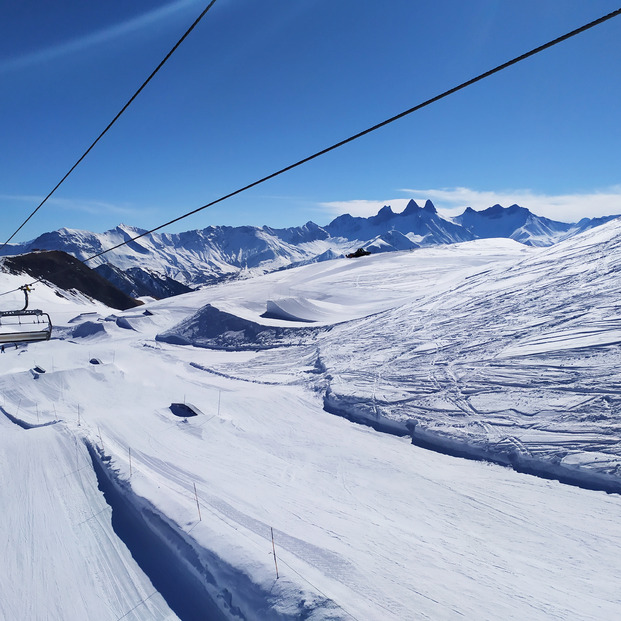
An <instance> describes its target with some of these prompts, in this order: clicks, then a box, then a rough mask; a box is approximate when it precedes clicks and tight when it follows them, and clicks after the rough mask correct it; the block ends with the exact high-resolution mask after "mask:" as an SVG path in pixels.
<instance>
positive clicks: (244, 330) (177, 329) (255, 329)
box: [155, 304, 321, 350]
mask: <svg viewBox="0 0 621 621" xmlns="http://www.w3.org/2000/svg"><path fill="white" fill-rule="evenodd" d="M320 331H321V329H320V328H310V327H308V328H293V327H291V328H289V327H280V326H267V325H262V324H259V323H256V322H254V321H250V320H248V319H244V318H242V317H239V316H237V315H233V314H231V313H226V312H224V311H221V310H219V309H217V308H216V307H215V306H212V305H211V304H207V305H205V306H203V307H202V308H201V309H199V310H198V311H197V312H196V313H194V314H193V315H191V316H190V317H188V318H186V319H184V320H183V321H181V322H180V323H178V324H177V325H176V326H173V327H172V328H170V329H169V330H167V331H165V332H162V333H161V334H158V335H157V336H156V337H155V339H156V340H157V341H161V342H163V343H171V344H173V345H193V346H195V347H206V348H209V349H226V350H259V349H269V348H273V347H284V346H287V345H298V344H302V343H303V344H306V343H308V341H309V339H311V340H312V339H313V338H314V337H315V336H316V334H318V333H319V332H320Z"/></svg>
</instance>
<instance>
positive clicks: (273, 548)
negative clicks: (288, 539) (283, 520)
mask: <svg viewBox="0 0 621 621" xmlns="http://www.w3.org/2000/svg"><path fill="white" fill-rule="evenodd" d="M270 530H271V531H272V552H273V554H274V566H275V567H276V580H278V563H277V562H276V546H275V545H274V529H273V528H272V527H271V526H270Z"/></svg>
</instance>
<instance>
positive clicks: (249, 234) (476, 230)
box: [2, 200, 617, 298]
mask: <svg viewBox="0 0 621 621" xmlns="http://www.w3.org/2000/svg"><path fill="white" fill-rule="evenodd" d="M616 217H617V216H605V217H602V218H584V219H582V220H580V221H579V222H577V223H574V224H570V223H565V222H558V221H554V220H550V219H549V218H544V217H541V216H537V215H535V214H534V213H532V212H531V211H529V210H528V209H527V208H525V207H520V206H519V205H512V206H510V207H502V206H501V205H494V206H493V207H490V208H488V209H485V210H482V211H475V210H474V209H472V208H470V207H468V208H467V209H466V210H465V211H464V212H463V213H462V214H461V215H459V216H457V217H455V218H452V219H449V218H444V217H442V216H440V215H439V214H438V212H437V210H436V208H435V206H434V205H433V203H432V202H431V201H426V203H425V204H424V205H423V206H422V207H421V206H420V205H418V204H417V203H416V201H414V200H411V201H410V202H409V203H408V205H407V206H406V208H405V209H404V210H403V211H402V212H400V213H395V212H393V210H392V208H391V207H390V206H389V205H386V206H384V207H382V209H380V211H379V212H378V213H377V214H376V215H375V216H371V217H368V218H364V217H354V216H351V215H349V214H344V215H341V216H339V217H337V218H336V219H334V220H333V221H332V222H330V223H329V224H328V225H326V226H323V227H322V226H319V225H317V224H315V223H314V222H307V223H306V224H304V225H303V226H298V227H290V228H282V229H278V228H271V227H268V226H263V227H254V226H240V227H230V226H209V227H207V228H204V229H199V230H192V231H186V232H183V233H175V234H171V233H163V234H158V233H153V234H147V235H145V236H144V237H142V238H140V239H138V240H136V241H132V242H130V243H128V244H127V245H125V246H123V247H121V248H118V249H116V250H113V251H111V252H109V253H107V254H106V255H104V256H102V257H99V258H97V259H95V260H93V261H91V262H89V263H88V265H89V266H90V267H92V268H94V269H95V270H96V271H97V272H98V273H99V274H100V275H101V276H103V277H104V278H106V279H107V280H109V281H110V282H112V283H113V284H114V285H116V286H117V287H118V288H120V289H121V290H122V291H124V292H125V293H127V294H128V295H130V296H132V297H140V296H152V297H156V298H164V297H168V296H170V295H177V294H179V293H185V292H187V291H189V290H191V289H192V288H195V287H199V286H201V285H206V284H213V283H215V282H220V281H223V280H226V279H229V278H238V277H246V276H251V275H256V274H261V273H266V272H272V271H275V270H279V269H284V268H288V267H292V266H299V265H303V264H307V263H313V262H318V261H324V260H328V259H333V258H338V257H342V256H344V255H345V254H347V253H349V252H351V251H352V250H356V248H358V247H363V248H365V249H366V250H368V251H370V252H371V253H378V252H390V251H395V250H413V249H416V248H419V247H426V246H433V245H438V244H451V243H458V242H465V241H471V240H475V239H483V238H494V237H502V238H509V239H513V240H515V241H517V242H520V243H522V244H526V245H529V246H550V245H553V244H555V243H557V242H559V241H562V240H564V239H567V238H569V237H572V236H574V235H576V234H577V233H580V232H583V231H585V230H587V229H590V228H593V227H595V226H598V225H600V224H603V223H605V222H607V221H609V220H611V219H613V218H616ZM143 233H145V231H144V230H142V229H139V228H135V227H131V226H126V225H123V224H121V225H119V226H117V227H116V228H115V229H112V230H109V231H106V232H104V233H91V232H88V231H81V230H76V229H68V228H62V229H59V230H57V231H53V232H49V233H44V234H43V235H40V236H39V237H37V238H36V239H34V240H32V241H29V242H25V243H19V244H11V245H9V246H7V247H6V248H5V249H4V251H3V252H2V254H4V255H15V254H24V253H28V252H34V251H37V250H61V251H64V252H67V253H68V254H71V255H73V256H75V257H77V258H78V259H81V260H84V259H87V258H88V257H90V256H92V255H94V254H97V253H99V252H101V251H102V250H105V249H106V248H110V247H112V246H115V245H117V244H119V243H122V242H125V241H127V240H129V239H131V238H133V237H135V236H137V235H140V234H143Z"/></svg>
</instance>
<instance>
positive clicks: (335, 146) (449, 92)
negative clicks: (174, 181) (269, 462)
mask: <svg viewBox="0 0 621 621" xmlns="http://www.w3.org/2000/svg"><path fill="white" fill-rule="evenodd" d="M214 2H215V0H213V2H211V4H210V5H209V6H208V7H207V9H209V8H210V7H211V6H212V5H213V3H214ZM207 9H206V10H207ZM619 15H621V8H619V9H617V10H615V11H612V12H611V13H608V14H607V15H604V16H602V17H600V18H598V19H596V20H593V21H591V22H589V23H587V24H585V25H583V26H580V27H579V28H576V29H575V30H572V31H570V32H568V33H566V34H564V35H561V36H560V37H557V38H556V39H552V40H551V41H548V42H547V43H544V44H543V45H540V46H538V47H535V48H533V49H532V50H530V51H528V52H525V53H524V54H521V55H519V56H516V57H515V58H513V59H511V60H509V61H507V62H505V63H502V64H500V65H498V66H496V67H494V68H493V69H490V70H488V71H485V72H484V73H481V74H479V75H477V76H476V77H474V78H471V79H470V80H467V81H466V82H462V83H461V84H459V85H457V86H454V87H453V88H450V89H448V90H446V91H444V92H443V93H440V94H439V95H436V96H435V97H432V98H431V99H427V100H426V101H423V102H422V103H419V104H417V105H415V106H413V107H411V108H408V109H407V110H404V111H403V112H400V113H399V114H396V115H394V116H392V117H390V118H388V119H385V120H384V121H381V122H380V123H377V124H376V125H373V126H372V127H369V128H367V129H365V130H363V131H361V132H358V133H356V134H353V135H352V136H350V137H349V138H345V139H344V140H341V141H339V142H336V143H335V144H333V145H331V146H329V147H326V148H325V149H322V150H321V151H317V152H316V153H314V154H312V155H309V156H308V157H305V158H303V159H301V160H299V161H297V162H295V163H294V164H290V165H289V166H286V167H285V168H281V169H280V170H278V171H276V172H274V173H271V174H270V175H267V176H265V177H262V178H261V179H258V180H257V181H253V182H252V183H249V184H248V185H245V186H243V187H241V188H239V189H237V190H234V191H233V192H229V193H228V194H225V195H224V196H221V197H220V198H217V199H215V200H213V201H211V202H209V203H207V204H206V205H203V206H202V207H197V208H196V209H192V210H191V211H188V212H186V213H184V214H182V215H181V216H178V217H176V218H173V219H172V220H169V221H168V222H165V223H164V224H160V225H159V226H156V227H155V228H152V229H150V230H148V231H144V232H143V233H140V235H136V236H135V237H131V238H130V239H127V240H126V241H124V242H121V243H119V244H116V245H115V246H112V247H110V248H108V249H106V250H102V251H101V252H98V253H97V254H94V255H92V256H90V257H88V258H86V259H81V261H82V263H88V262H89V261H92V260H93V259H97V258H99V257H101V256H103V255H105V254H107V253H108V252H111V251H112V250H117V249H118V248H121V247H123V246H126V245H127V244H129V243H131V242H134V241H136V240H137V239H140V238H142V237H145V236H147V235H150V234H152V233H155V232H156V231H159V230H160V229H163V228H164V227H167V226H170V225H171V224H175V223H177V222H180V221H181V220H184V219H185V218H188V217H190V216H193V215H194V214H197V213H198V212H200V211H203V210H204V209H207V208H208V207H213V206H214V205H217V204H218V203H221V202H223V201H225V200H227V199H229V198H232V197H233V196H237V195H238V194H241V193H242V192H245V191H246V190H249V189H251V188H254V187H256V186H258V185H260V184H262V183H265V182H266V181H269V180H270V179H274V178H275V177H278V176H279V175H282V174H284V173H286V172H288V171H290V170H293V169H294V168H297V167H298V166H301V165H302V164H306V163H307V162H310V161H311V160H314V159H316V158H318V157H320V156H322V155H325V154H326V153H329V152H330V151H334V150H335V149H338V148H339V147H342V146H344V145H346V144H348V143H350V142H353V141H354V140H357V139H358V138H362V137H363V136H366V135H367V134H370V133H371V132H374V131H376V130H378V129H380V128H382V127H385V126H386V125H389V124H390V123H393V122H395V121H397V120H399V119H402V118H404V117H406V116H408V115H410V114H412V113H414V112H417V111H418V110H421V109H422V108H425V107H427V106H429V105H431V104H433V103H435V102H437V101H440V100H441V99H444V98H445V97H448V96H449V95H452V94H454V93H456V92H458V91H460V90H463V89H465V88H466V87H468V86H471V85H473V84H476V83H477V82H480V81H481V80H484V79H485V78H488V77H490V76H492V75H494V74H496V73H499V72H500V71H503V70H504V69H507V68H509V67H511V66H513V65H515V64H517V63H519V62H521V61H523V60H526V59H527V58H530V57H531V56H535V55H536V54H539V53H540V52H543V51H544V50H547V49H549V48H551V47H553V46H555V45H557V44H559V43H562V42H563V41H566V40H568V39H570V38H572V37H575V36H576V35H578V34H580V33H582V32H585V31H587V30H589V29H591V28H594V27H595V26H598V25H600V24H603V23H604V22H607V21H609V20H610V19H612V18H614V17H618V16H619ZM32 215H34V214H32ZM24 224H25V223H24ZM22 226H23V225H22ZM20 228H21V227H20ZM18 230H19V229H18ZM0 250H2V247H0ZM68 269H70V268H63V269H61V270H59V273H62V272H63V271H66V270H68ZM42 280H43V278H39V279H38V280H35V281H34V282H32V283H31V285H34V284H36V283H39V282H41V281H42ZM14 291H18V289H13V290H12V291H7V292H5V293H0V296H2V295H7V294H8V293H13V292H14Z"/></svg>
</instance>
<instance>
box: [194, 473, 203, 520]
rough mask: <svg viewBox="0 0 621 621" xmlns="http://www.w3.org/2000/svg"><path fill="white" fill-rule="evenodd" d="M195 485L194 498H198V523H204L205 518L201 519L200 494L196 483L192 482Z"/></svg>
mask: <svg viewBox="0 0 621 621" xmlns="http://www.w3.org/2000/svg"><path fill="white" fill-rule="evenodd" d="M192 483H193V485H194V498H196V508H197V509H198V521H199V522H202V521H203V518H202V517H201V506H200V504H199V503H198V494H197V493H196V483H194V482H192Z"/></svg>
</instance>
